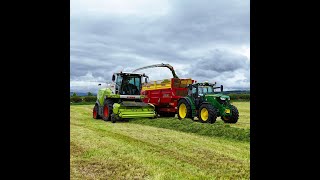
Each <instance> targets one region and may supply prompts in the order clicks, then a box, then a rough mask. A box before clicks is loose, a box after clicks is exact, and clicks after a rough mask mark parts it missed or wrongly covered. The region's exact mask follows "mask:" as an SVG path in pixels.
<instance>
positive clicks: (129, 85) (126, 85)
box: [120, 75, 141, 95]
mask: <svg viewBox="0 0 320 180" xmlns="http://www.w3.org/2000/svg"><path fill="white" fill-rule="evenodd" d="M140 90H141V76H139V75H128V76H122V87H121V91H120V94H122V95H139V94H140Z"/></svg>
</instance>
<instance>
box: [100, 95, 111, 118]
mask: <svg viewBox="0 0 320 180" xmlns="http://www.w3.org/2000/svg"><path fill="white" fill-rule="evenodd" d="M112 110H113V101H111V100H109V99H107V100H105V101H104V105H103V110H102V119H103V120H104V121H110V120H111V114H112V113H113V112H112Z"/></svg>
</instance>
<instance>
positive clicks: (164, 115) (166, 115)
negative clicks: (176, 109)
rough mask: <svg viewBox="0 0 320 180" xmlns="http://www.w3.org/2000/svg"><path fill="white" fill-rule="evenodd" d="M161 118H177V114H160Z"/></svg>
mask: <svg viewBox="0 0 320 180" xmlns="http://www.w3.org/2000/svg"><path fill="white" fill-rule="evenodd" d="M159 114H160V117H175V116H176V113H173V112H167V113H159Z"/></svg>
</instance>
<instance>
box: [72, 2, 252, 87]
mask: <svg viewBox="0 0 320 180" xmlns="http://www.w3.org/2000/svg"><path fill="white" fill-rule="evenodd" d="M70 6H71V9H70V11H71V12H70V68H71V69H70V72H71V74H70V91H72V92H74V91H76V92H89V91H90V92H93V93H96V92H97V90H98V89H99V88H100V87H98V86H97V84H98V83H105V82H107V81H109V82H110V81H111V76H112V74H113V73H114V72H119V71H126V72H130V71H132V70H134V69H136V68H139V67H142V66H147V65H152V64H158V63H169V64H171V65H172V66H173V67H174V69H175V70H176V74H177V75H178V76H179V77H180V78H192V79H195V80H197V81H209V82H217V84H218V85H220V84H223V85H224V89H225V90H237V89H249V88H250V1H249V0H168V1H167V0H71V1H70ZM140 72H144V73H146V74H147V75H149V77H150V80H160V79H165V78H171V77H172V74H171V72H170V70H169V69H166V68H153V69H146V70H143V71H140ZM103 85H105V84H103Z"/></svg>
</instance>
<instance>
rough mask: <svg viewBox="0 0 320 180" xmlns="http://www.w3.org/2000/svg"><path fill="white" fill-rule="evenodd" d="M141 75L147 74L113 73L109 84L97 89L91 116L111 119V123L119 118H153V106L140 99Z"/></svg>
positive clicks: (106, 119)
mask: <svg viewBox="0 0 320 180" xmlns="http://www.w3.org/2000/svg"><path fill="white" fill-rule="evenodd" d="M143 77H148V76H146V75H145V74H139V73H123V72H120V73H114V74H113V75H112V83H111V85H110V86H109V87H107V88H102V89H99V91H98V93H97V101H96V103H95V106H94V108H93V118H94V119H99V118H102V119H103V120H105V121H109V120H111V121H112V122H113V123H114V122H116V121H117V120H120V119H130V118H141V117H148V118H154V117H155V116H156V114H155V111H154V106H153V105H152V104H148V103H144V102H142V100H141V98H142V96H141V95H140V91H141V88H142V83H141V81H142V79H143Z"/></svg>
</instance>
